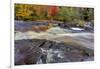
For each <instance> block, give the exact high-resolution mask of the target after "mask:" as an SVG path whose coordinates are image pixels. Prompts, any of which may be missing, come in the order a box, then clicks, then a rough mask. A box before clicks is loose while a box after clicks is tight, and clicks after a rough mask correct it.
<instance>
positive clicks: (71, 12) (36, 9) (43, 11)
mask: <svg viewBox="0 0 100 69" xmlns="http://www.w3.org/2000/svg"><path fill="white" fill-rule="evenodd" d="M14 10H15V20H23V21H37V20H57V21H62V22H64V23H66V22H70V23H80V25H82V24H83V23H84V22H85V21H91V20H94V9H93V8H83V7H66V6H49V5H33V4H15V8H14Z"/></svg>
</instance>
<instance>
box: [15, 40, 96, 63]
mask: <svg viewBox="0 0 100 69" xmlns="http://www.w3.org/2000/svg"><path fill="white" fill-rule="evenodd" d="M93 56H94V52H93V50H92V49H88V48H85V47H83V46H80V44H76V43H75V44H70V43H63V42H59V43H58V42H55V41H50V40H46V39H24V40H16V41H15V65H24V64H45V63H62V62H80V61H88V60H89V61H90V60H91V61H92V60H94V59H93ZM91 57H92V59H91Z"/></svg>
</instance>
